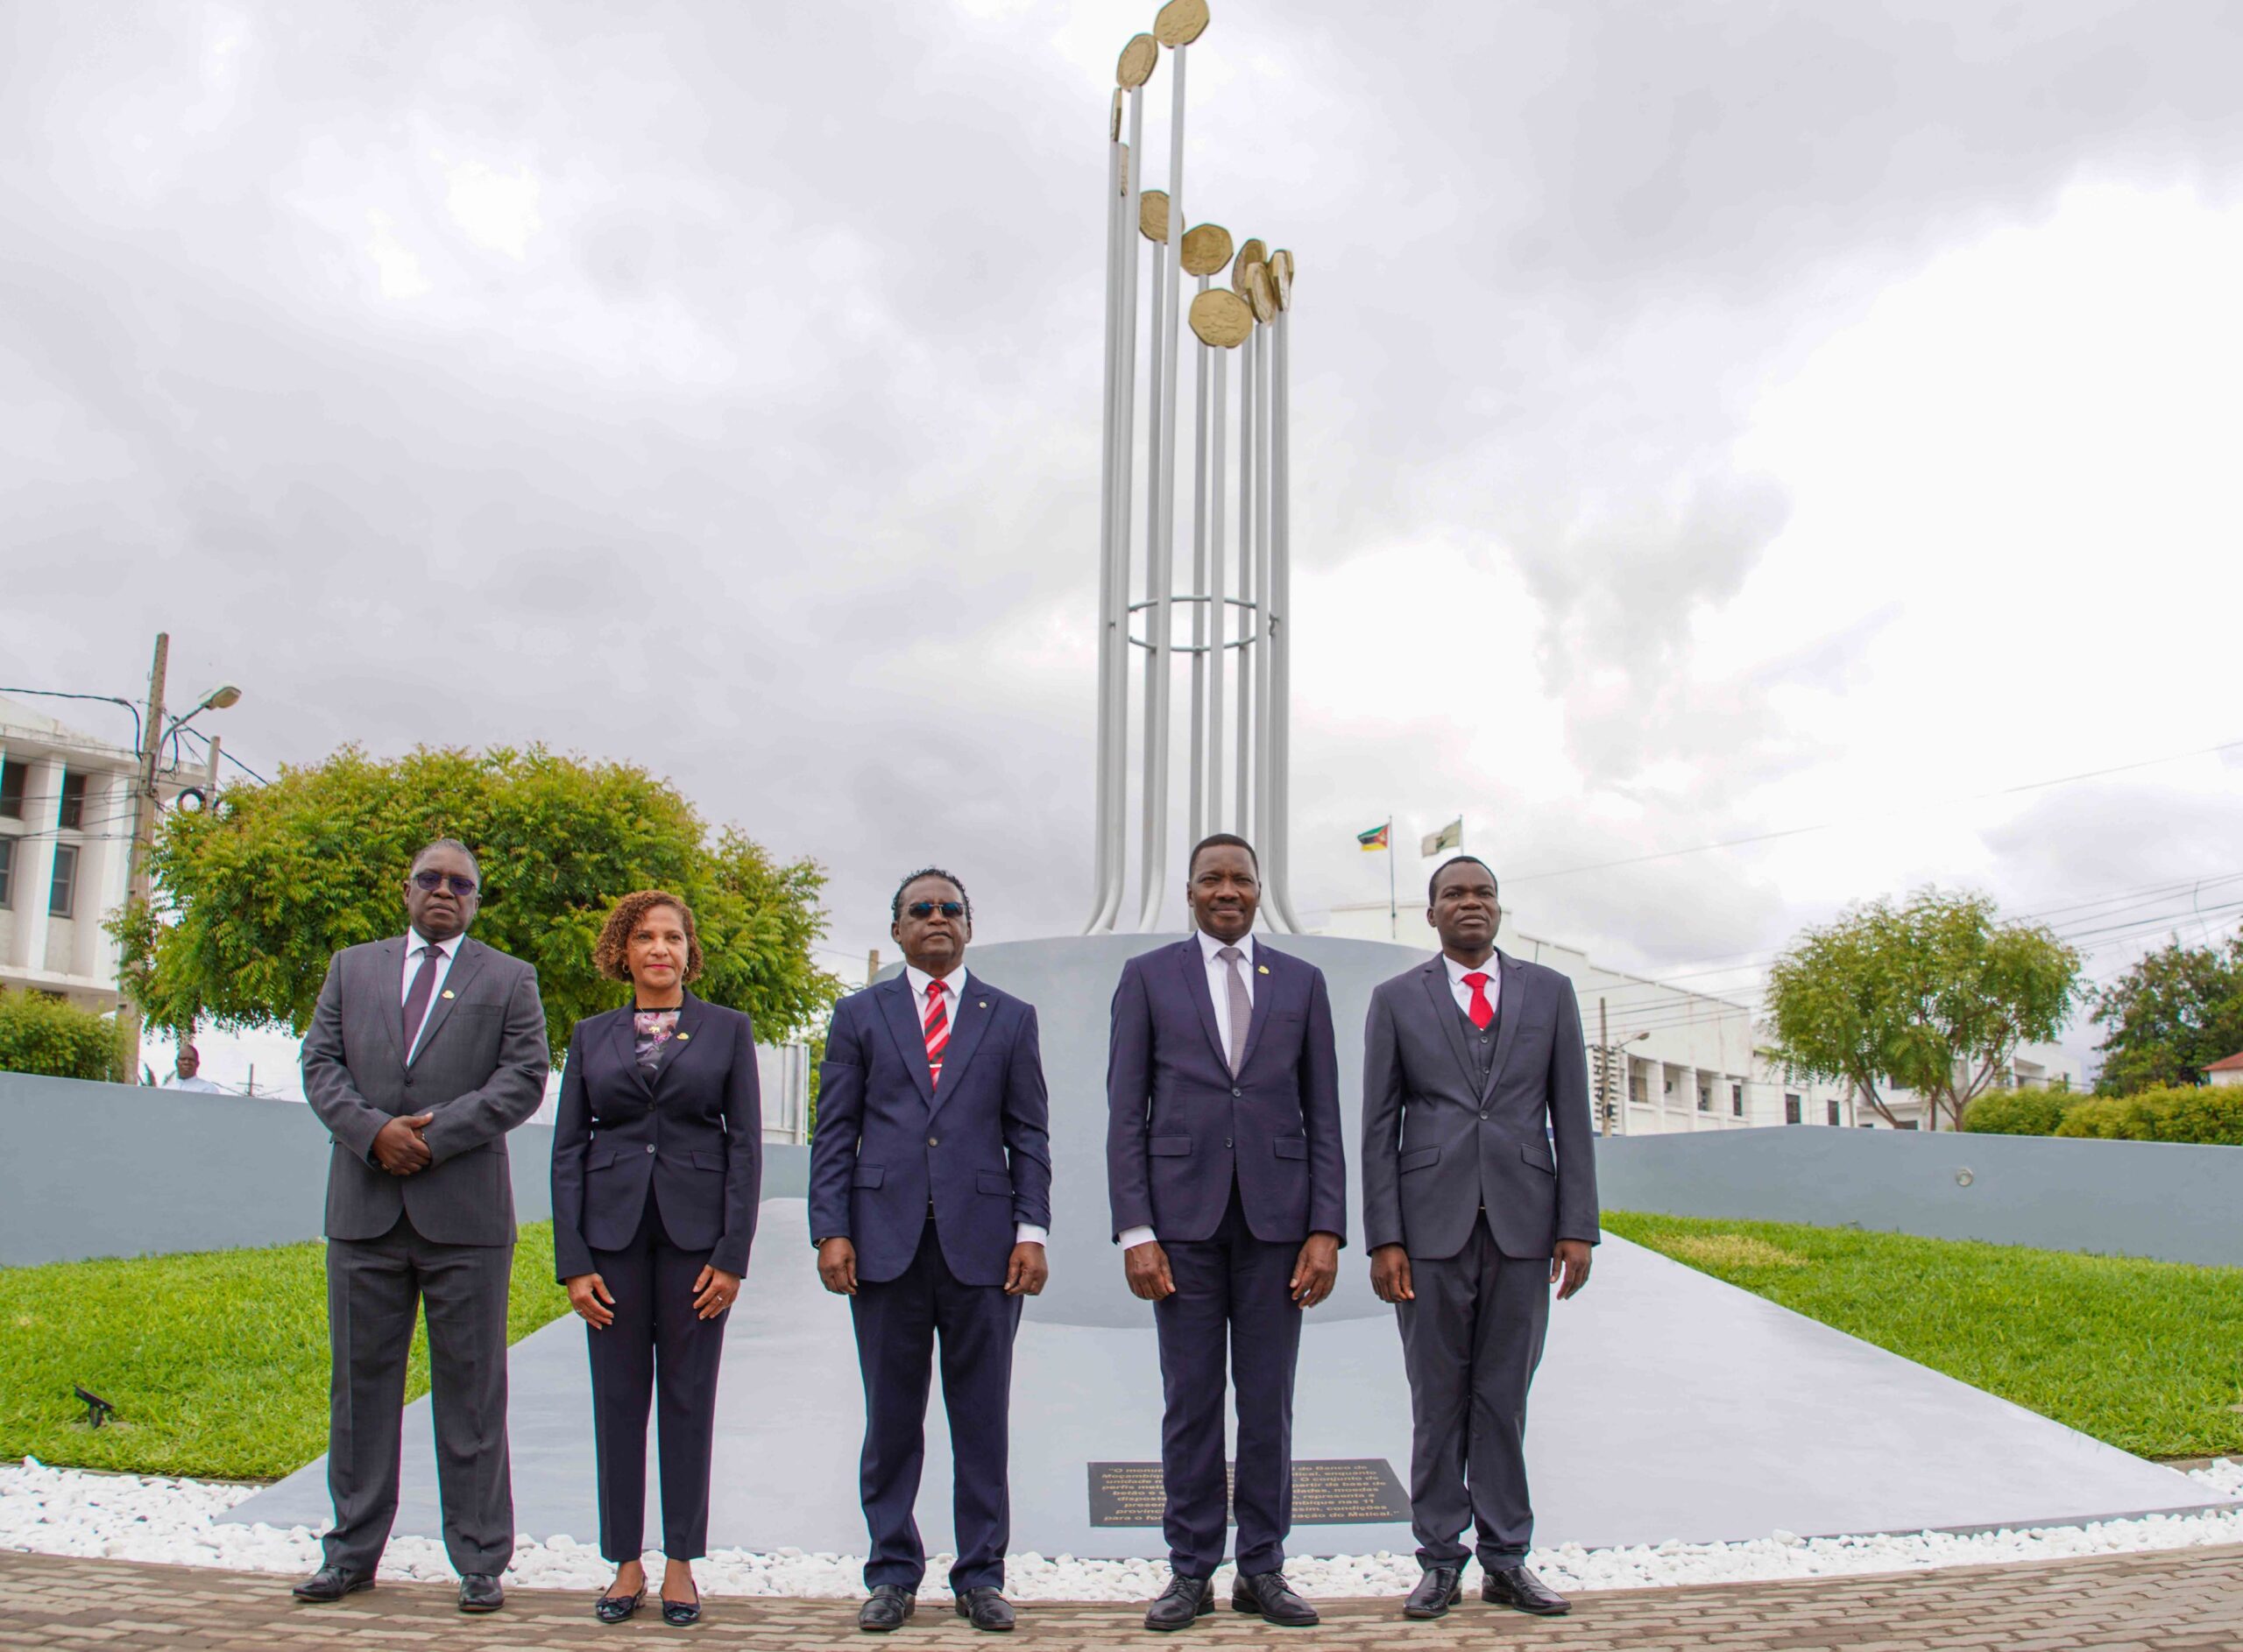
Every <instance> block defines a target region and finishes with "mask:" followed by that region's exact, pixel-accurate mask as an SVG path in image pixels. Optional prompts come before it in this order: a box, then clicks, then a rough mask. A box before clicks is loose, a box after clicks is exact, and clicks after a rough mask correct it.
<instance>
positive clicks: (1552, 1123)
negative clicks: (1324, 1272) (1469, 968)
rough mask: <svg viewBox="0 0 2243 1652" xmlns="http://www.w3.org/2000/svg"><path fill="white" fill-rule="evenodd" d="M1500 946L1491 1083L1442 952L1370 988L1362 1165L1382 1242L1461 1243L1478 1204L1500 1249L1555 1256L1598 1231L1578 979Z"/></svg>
mask: <svg viewBox="0 0 2243 1652" xmlns="http://www.w3.org/2000/svg"><path fill="white" fill-rule="evenodd" d="M1496 958H1497V965H1498V967H1499V968H1500V969H1501V970H1502V972H1503V973H1502V977H1501V978H1502V982H1503V986H1502V996H1501V1003H1502V1009H1501V1011H1500V1014H1499V1018H1498V1020H1497V1033H1496V1051H1495V1063H1494V1066H1493V1067H1492V1068H1491V1069H1490V1070H1489V1079H1488V1086H1487V1089H1486V1091H1485V1092H1484V1093H1483V1092H1482V1091H1481V1089H1480V1086H1479V1083H1478V1079H1477V1076H1476V1075H1475V1073H1474V1071H1473V1070H1472V1060H1471V1056H1470V1055H1469V1053H1468V1048H1467V1046H1466V1044H1465V1028H1464V1023H1463V1018H1462V1016H1461V1015H1460V1014H1459V1013H1458V1011H1457V1008H1456V999H1455V998H1454V995H1452V993H1451V992H1450V991H1449V985H1448V971H1447V968H1446V966H1445V965H1444V964H1442V963H1441V960H1440V956H1439V955H1438V954H1436V955H1435V956H1434V957H1433V959H1432V961H1431V962H1429V963H1426V964H1420V965H1419V966H1418V967H1417V968H1416V969H1414V970H1410V971H1405V973H1403V974H1401V975H1397V976H1396V977H1395V978H1393V979H1392V980H1390V981H1388V982H1385V983H1383V985H1380V986H1379V987H1378V988H1377V989H1376V991H1375V992H1372V993H1371V997H1370V1016H1369V1021H1368V1023H1367V1024H1366V1026H1365V1027H1364V1029H1363V1156H1362V1164H1363V1232H1364V1234H1365V1237H1366V1240H1367V1242H1368V1243H1369V1245H1370V1246H1372V1247H1373V1248H1374V1249H1376V1247H1377V1246H1381V1245H1402V1246H1407V1247H1408V1249H1409V1253H1410V1254H1411V1255H1412V1256H1423V1257H1426V1258H1430V1259H1440V1258H1443V1257H1449V1256H1454V1255H1455V1254H1456V1253H1458V1252H1459V1251H1461V1250H1462V1249H1463V1248H1464V1246H1465V1242H1466V1241H1467V1240H1468V1239H1470V1238H1471V1237H1472V1226H1473V1223H1474V1221H1475V1218H1477V1217H1478V1215H1479V1212H1480V1211H1481V1210H1482V1207H1484V1208H1485V1209H1486V1211H1487V1212H1488V1229H1489V1232H1490V1233H1492V1234H1493V1235H1494V1236H1495V1240H1496V1246H1497V1249H1498V1250H1500V1251H1502V1252H1503V1253H1504V1255H1506V1256H1518V1257H1539V1256H1548V1255H1551V1254H1553V1253H1554V1251H1555V1250H1556V1247H1557V1241H1558V1240H1560V1239H1583V1240H1586V1241H1587V1242H1588V1243H1589V1244H1591V1245H1594V1244H1596V1241H1597V1225H1596V1223H1597V1211H1596V1157H1595V1154H1596V1148H1595V1146H1594V1140H1595V1132H1594V1129H1593V1128H1592V1126H1591V1124H1590V1120H1589V1111H1588V1059H1587V1056H1586V1055H1585V1053H1584V1046H1583V1044H1582V1042H1581V1007H1580V1006H1579V1005H1578V1004H1576V1003H1575V1002H1574V984H1573V983H1572V982H1571V981H1569V980H1567V978H1565V977H1564V976H1562V975H1560V974H1559V973H1558V972H1557V971H1555V970H1548V969H1545V968H1543V967H1542V966H1541V965H1540V964H1527V963H1525V962H1523V961H1521V960H1520V959H1518V958H1514V957H1510V956H1508V955H1507V954H1505V953H1502V952H1498V953H1497V954H1496ZM1552 1134H1554V1135H1555V1137H1556V1139H1557V1153H1556V1156H1555V1157H1554V1159H1553V1156H1552V1154H1551V1151H1550V1137H1551V1135H1552Z"/></svg>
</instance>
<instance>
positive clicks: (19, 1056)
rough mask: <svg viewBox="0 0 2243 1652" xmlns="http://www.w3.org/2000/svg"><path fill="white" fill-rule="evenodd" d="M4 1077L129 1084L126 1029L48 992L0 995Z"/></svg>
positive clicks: (0, 1061) (0, 1058)
mask: <svg viewBox="0 0 2243 1652" xmlns="http://www.w3.org/2000/svg"><path fill="white" fill-rule="evenodd" d="M0 1072H10V1073H44V1074H46V1076H47V1077H51V1078H95V1079H108V1080H110V1082H112V1083H130V1082H131V1078H130V1076H129V1075H128V1074H127V1073H126V1072H125V1070H124V1036H123V1029H122V1028H120V1027H118V1026H117V1023H116V1022H115V1021H114V1020H110V1018H109V1017H108V1016H106V1015H97V1014H96V1013H94V1012H93V1011H91V1010H87V1009H81V1008H79V1007H78V1006H76V1005H75V1004H73V1003H70V1002H69V1001H68V1000H67V999H59V998H55V997H53V996H52V995H51V994H48V993H46V992H0Z"/></svg>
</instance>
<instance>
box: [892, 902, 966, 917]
mask: <svg viewBox="0 0 2243 1652" xmlns="http://www.w3.org/2000/svg"><path fill="white" fill-rule="evenodd" d="M903 909H904V911H906V912H908V913H909V914H911V915H912V916H913V917H915V918H931V917H933V916H934V915H935V914H937V913H938V912H939V913H941V914H943V916H945V918H962V917H964V916H965V915H966V903H965V902H964V901H962V900H915V901H913V902H912V903H911V904H910V905H909V906H908V907H904V908H903Z"/></svg>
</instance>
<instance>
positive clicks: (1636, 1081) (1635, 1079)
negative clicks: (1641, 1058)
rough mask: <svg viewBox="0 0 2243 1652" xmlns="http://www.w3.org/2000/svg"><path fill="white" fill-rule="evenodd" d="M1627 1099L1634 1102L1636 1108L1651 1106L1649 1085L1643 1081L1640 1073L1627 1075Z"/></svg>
mask: <svg viewBox="0 0 2243 1652" xmlns="http://www.w3.org/2000/svg"><path fill="white" fill-rule="evenodd" d="M1628 1099H1629V1100H1630V1101H1632V1102H1634V1103H1635V1104H1636V1105H1638V1107H1645V1106H1649V1105H1651V1085H1650V1084H1648V1083H1647V1082H1646V1081H1645V1078H1644V1076H1643V1075H1642V1074H1641V1073H1630V1074H1629V1075H1628Z"/></svg>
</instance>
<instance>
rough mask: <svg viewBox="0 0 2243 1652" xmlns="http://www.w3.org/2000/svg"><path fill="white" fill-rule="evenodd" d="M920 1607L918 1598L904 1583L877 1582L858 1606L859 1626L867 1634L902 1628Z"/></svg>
mask: <svg viewBox="0 0 2243 1652" xmlns="http://www.w3.org/2000/svg"><path fill="white" fill-rule="evenodd" d="M918 1609H919V1601H918V1598H917V1597H916V1595H914V1594H913V1593H912V1592H911V1591H910V1590H909V1589H906V1588H905V1587H904V1586H903V1585H902V1584H900V1583H883V1584H876V1585H874V1588H873V1592H872V1593H871V1594H870V1595H868V1596H867V1597H866V1599H865V1604H864V1605H863V1606H860V1607H859V1608H858V1611H857V1627H859V1628H860V1629H862V1630H863V1631H864V1632H865V1633H866V1634H887V1633H888V1631H889V1630H891V1629H900V1628H902V1627H903V1625H904V1623H905V1622H906V1620H909V1618H910V1616H911V1614H912V1613H915V1612H916V1611H917V1610H918Z"/></svg>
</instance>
